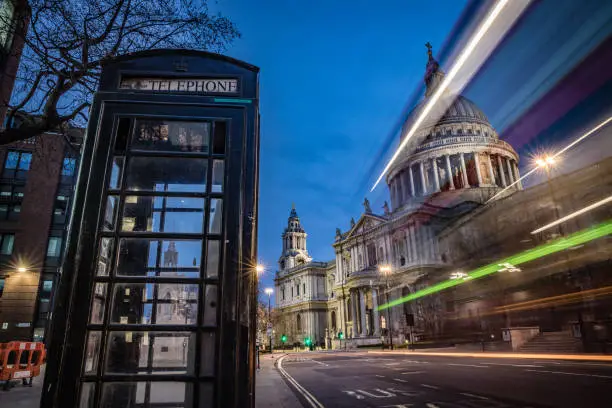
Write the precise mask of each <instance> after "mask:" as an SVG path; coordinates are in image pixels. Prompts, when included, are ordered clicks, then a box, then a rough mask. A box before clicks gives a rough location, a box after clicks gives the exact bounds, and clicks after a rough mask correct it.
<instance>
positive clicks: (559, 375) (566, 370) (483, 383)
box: [268, 352, 612, 408]
mask: <svg viewBox="0 0 612 408" xmlns="http://www.w3.org/2000/svg"><path fill="white" fill-rule="evenodd" d="M450 354H454V355H431V354H429V353H415V354H411V353H393V352H388V353H381V354H379V353H367V352H364V353H361V352H359V353H334V354H332V353H309V354H307V355H304V354H303V353H300V354H290V355H287V356H284V357H279V358H278V360H279V361H278V364H277V365H278V366H279V371H280V372H281V373H284V375H285V378H284V379H285V381H287V382H289V383H291V384H292V390H293V391H294V392H295V393H296V395H298V396H299V397H298V398H299V399H300V401H301V402H302V405H303V406H304V407H307V408H311V407H312V408H325V407H339V408H342V407H347V408H348V407H350V408H359V407H396V408H408V407H410V408H419V407H423V408H515V407H521V408H544V407H547V408H553V407H554V408H580V407H596V408H599V407H612V393H611V392H610V390H611V389H612V362H608V361H605V359H604V360H603V361H582V360H575V359H563V358H559V357H563V356H553V357H552V358H538V357H530V356H525V355H520V357H516V355H514V357H513V356H512V355H504V356H503V357H491V356H485V355H483V354H478V355H475V356H471V355H468V354H465V353H464V354H459V353H450ZM548 357H550V356H548ZM594 358H596V357H591V359H594ZM274 406H281V405H268V407H274Z"/></svg>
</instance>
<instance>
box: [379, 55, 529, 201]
mask: <svg viewBox="0 0 612 408" xmlns="http://www.w3.org/2000/svg"><path fill="white" fill-rule="evenodd" d="M426 45H427V48H428V51H427V54H428V61H427V66H426V73H425V78H424V81H425V84H426V91H425V97H424V99H423V101H421V102H420V103H419V104H418V105H417V106H416V107H415V109H413V111H412V112H411V114H410V115H409V117H408V120H407V121H406V123H405V124H404V127H403V131H402V135H406V134H408V130H409V129H411V128H412V127H413V125H414V123H415V122H414V121H415V120H417V118H418V117H419V116H420V113H421V110H422V109H423V108H424V107H425V106H426V104H427V103H428V102H429V101H430V98H432V97H433V95H435V94H436V92H437V90H438V88H439V87H440V86H442V84H443V83H444V72H443V71H442V70H441V69H440V65H439V64H438V62H437V61H436V60H435V58H434V57H433V53H432V52H431V45H430V44H429V43H428V44H426ZM450 98H453V99H450ZM412 139H413V140H414V142H412V141H411V142H410V143H412V144H409V145H408V146H406V148H404V150H403V151H402V152H401V154H400V156H399V160H397V161H396V162H395V163H394V165H393V166H392V167H391V169H390V171H389V173H388V174H387V184H388V186H389V190H390V195H391V203H392V207H393V208H394V209H397V208H401V207H403V206H404V205H408V206H411V205H418V203H420V202H422V201H423V200H425V199H427V197H431V196H432V195H438V194H440V193H445V192H447V191H453V193H452V196H453V197H458V195H457V194H456V192H457V190H460V191H461V193H460V195H461V197H463V198H465V200H471V199H472V198H471V197H488V196H492V195H493V194H495V193H496V191H498V190H499V189H503V188H506V187H508V186H510V185H513V186H514V185H515V184H514V182H515V181H517V180H518V179H519V177H520V175H519V172H518V159H519V158H518V155H517V154H516V152H515V151H514V149H513V148H512V146H510V145H509V144H508V143H506V142H505V141H503V140H500V139H499V136H498V135H497V132H496V131H495V129H494V128H493V126H492V125H491V123H490V122H489V120H488V119H487V116H486V115H485V114H484V112H483V111H482V110H481V109H480V108H479V107H478V106H477V105H476V104H475V103H474V102H472V101H471V100H470V99H468V98H466V97H465V96H463V95H458V96H452V95H450V94H449V93H447V90H446V89H443V90H442V93H441V95H440V97H439V99H436V101H435V104H434V105H433V108H432V109H431V110H430V111H429V112H428V114H427V117H426V118H425V120H424V121H423V122H421V123H420V125H419V127H418V129H416V131H415V132H414V133H413V136H412ZM516 188H520V183H518V182H517V184H516ZM483 189H485V190H486V191H484V190H483ZM477 190H480V192H478V191H477ZM441 197H442V196H441ZM485 201H486V199H485Z"/></svg>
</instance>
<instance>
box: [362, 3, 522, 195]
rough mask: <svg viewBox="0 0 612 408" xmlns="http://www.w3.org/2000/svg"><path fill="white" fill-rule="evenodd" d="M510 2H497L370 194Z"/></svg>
mask: <svg viewBox="0 0 612 408" xmlns="http://www.w3.org/2000/svg"><path fill="white" fill-rule="evenodd" d="M509 2H510V0H499V1H498V2H497V4H495V7H493V9H492V10H491V12H490V13H489V15H488V16H487V17H486V18H485V20H484V21H483V23H482V24H481V25H480V27H479V28H478V30H477V31H476V33H475V34H474V36H473V37H472V38H471V39H470V41H469V42H468V44H467V45H466V47H465V48H464V49H463V51H462V52H461V54H460V55H459V57H458V58H457V61H456V63H455V64H454V65H453V67H452V68H451V69H450V71H449V72H448V74H447V75H446V76H445V77H444V80H443V81H442V83H441V84H440V85H439V86H438V88H437V89H436V91H435V92H434V94H433V95H432V96H431V98H430V99H429V100H428V102H427V103H426V104H425V108H424V109H423V110H422V111H421V113H420V114H419V116H418V118H417V120H416V121H415V122H414V124H413V125H412V127H411V128H410V130H409V131H408V133H406V136H405V137H404V138H403V140H402V142H401V143H400V145H399V147H398V148H397V149H396V150H395V153H394V154H393V156H392V157H391V159H390V160H389V161H388V162H387V165H386V166H385V168H384V170H383V171H382V173H380V176H378V179H377V180H376V182H375V183H374V185H373V186H372V189H371V190H370V192H372V191H374V189H375V188H376V186H377V185H378V183H380V181H381V180H382V179H383V177H384V176H385V174H387V172H388V171H389V169H390V168H391V166H392V165H393V163H394V162H395V160H396V159H397V158H398V156H399V154H400V152H401V151H402V150H403V149H404V148H405V147H406V145H407V144H408V141H409V140H410V139H411V138H412V136H414V133H415V132H416V131H417V129H418V128H419V127H420V126H421V124H422V123H423V121H424V120H425V118H426V117H427V115H428V114H429V112H430V111H431V110H432V109H433V107H434V105H435V104H436V103H437V102H438V100H439V99H440V97H441V96H442V94H443V93H444V91H445V90H446V89H447V88H448V86H449V85H450V83H451V81H452V80H453V79H454V78H455V76H456V75H457V73H458V72H459V70H460V69H461V68H462V67H463V65H464V64H465V62H466V61H467V59H468V58H469V57H470V56H471V55H472V53H473V52H474V50H475V49H476V47H477V46H478V44H479V43H480V41H481V40H482V39H483V37H484V36H485V34H487V31H489V28H491V26H493V23H494V22H495V20H496V19H497V17H498V16H499V15H500V13H501V12H502V10H503V9H504V7H505V6H506V5H507V4H508V3H509ZM527 3H529V2H527ZM520 14H522V13H521V12H519V13H518V15H516V16H515V19H516V18H518V17H519V16H520ZM483 62H484V61H483Z"/></svg>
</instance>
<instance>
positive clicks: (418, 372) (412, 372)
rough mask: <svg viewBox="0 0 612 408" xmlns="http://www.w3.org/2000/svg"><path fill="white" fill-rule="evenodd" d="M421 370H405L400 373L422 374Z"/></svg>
mask: <svg viewBox="0 0 612 408" xmlns="http://www.w3.org/2000/svg"><path fill="white" fill-rule="evenodd" d="M422 373H423V372H422V371H406V372H405V373H402V374H422Z"/></svg>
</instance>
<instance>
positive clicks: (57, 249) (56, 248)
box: [47, 237, 62, 258]
mask: <svg viewBox="0 0 612 408" xmlns="http://www.w3.org/2000/svg"><path fill="white" fill-rule="evenodd" d="M61 252H62V238H60V237H49V245H48V246H47V257H48V258H58V257H59V256H60V254H61Z"/></svg>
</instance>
